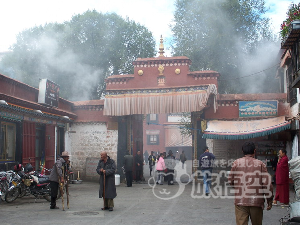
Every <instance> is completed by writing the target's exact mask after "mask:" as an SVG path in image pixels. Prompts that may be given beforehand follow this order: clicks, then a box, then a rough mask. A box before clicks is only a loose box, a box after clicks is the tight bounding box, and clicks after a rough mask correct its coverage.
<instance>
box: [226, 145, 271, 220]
mask: <svg viewBox="0 0 300 225" xmlns="http://www.w3.org/2000/svg"><path fill="white" fill-rule="evenodd" d="M242 150H243V153H244V157H242V158H239V159H237V160H235V161H234V162H233V164H232V167H231V171H230V174H229V177H228V181H229V184H230V185H232V186H233V188H234V189H235V201H234V204H235V218H236V224H237V225H246V224H248V221H249V217H250V219H251V223H252V224H255V225H262V219H263V209H264V203H265V198H266V199H267V204H268V206H267V210H270V209H271V208H272V200H273V186H272V178H271V176H270V174H269V173H268V171H267V167H266V165H265V164H264V163H263V162H262V161H260V160H258V159H255V158H254V156H255V152H256V149H255V145H254V143H253V142H245V143H244V144H243V147H242Z"/></svg>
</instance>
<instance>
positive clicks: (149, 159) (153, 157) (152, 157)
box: [148, 151, 156, 176]
mask: <svg viewBox="0 0 300 225" xmlns="http://www.w3.org/2000/svg"><path fill="white" fill-rule="evenodd" d="M148 162H149V169H150V176H151V173H152V169H153V166H154V165H155V162H156V157H155V156H154V152H153V151H151V155H149V157H148Z"/></svg>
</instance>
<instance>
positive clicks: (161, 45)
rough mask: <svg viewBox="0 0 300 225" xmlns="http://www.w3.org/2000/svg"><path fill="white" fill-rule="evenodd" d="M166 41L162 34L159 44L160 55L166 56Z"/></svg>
mask: <svg viewBox="0 0 300 225" xmlns="http://www.w3.org/2000/svg"><path fill="white" fill-rule="evenodd" d="M164 49H165V48H164V41H163V38H162V35H161V36H160V44H159V52H158V53H159V56H163V57H165V56H164V53H165V51H164Z"/></svg>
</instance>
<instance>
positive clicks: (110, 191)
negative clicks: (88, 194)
mask: <svg viewBox="0 0 300 225" xmlns="http://www.w3.org/2000/svg"><path fill="white" fill-rule="evenodd" d="M100 156H101V159H100V160H99V163H98V166H97V169H96V171H97V173H98V174H99V175H100V181H99V183H100V189H99V198H102V197H103V198H104V207H103V208H101V209H102V210H107V209H108V210H109V211H113V207H114V200H113V199H114V198H115V197H116V196H117V192H116V185H115V172H116V163H115V161H114V160H113V159H111V158H110V157H109V156H107V153H106V152H101V155H100ZM104 176H105V182H104ZM104 183H105V187H104Z"/></svg>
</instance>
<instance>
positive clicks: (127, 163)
mask: <svg viewBox="0 0 300 225" xmlns="http://www.w3.org/2000/svg"><path fill="white" fill-rule="evenodd" d="M124 169H125V176H126V183H127V187H132V170H133V155H131V154H130V153H129V152H127V153H126V155H125V156H124Z"/></svg>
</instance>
